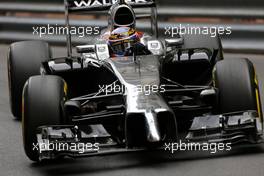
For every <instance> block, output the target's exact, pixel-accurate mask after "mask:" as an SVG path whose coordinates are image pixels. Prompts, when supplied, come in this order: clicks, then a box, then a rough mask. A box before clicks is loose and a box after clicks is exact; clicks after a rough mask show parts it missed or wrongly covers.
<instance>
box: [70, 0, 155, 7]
mask: <svg viewBox="0 0 264 176" xmlns="http://www.w3.org/2000/svg"><path fill="white" fill-rule="evenodd" d="M118 1H119V0H81V1H73V3H74V5H75V6H76V7H97V6H110V5H112V4H115V3H117V2H118ZM125 2H126V3H128V4H141V3H143V4H144V3H148V2H152V0H125Z"/></svg>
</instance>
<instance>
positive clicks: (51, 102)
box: [22, 76, 67, 161]
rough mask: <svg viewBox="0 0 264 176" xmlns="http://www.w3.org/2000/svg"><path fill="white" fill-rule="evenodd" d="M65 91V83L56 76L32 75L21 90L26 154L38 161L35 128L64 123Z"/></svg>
mask: <svg viewBox="0 0 264 176" xmlns="http://www.w3.org/2000/svg"><path fill="white" fill-rule="evenodd" d="M66 91H67V87H66V83H65V82H64V81H63V80H62V79H61V78H60V77H58V76H33V77H30V78H29V80H28V81H27V82H26V84H25V87H24V90H23V101H22V102H23V113H22V116H23V118H22V125H23V127H22V133H23V142H24V149H25V153H26V155H27V156H28V157H29V158H30V159H31V160H33V161H38V151H37V150H33V144H36V143H37V138H36V129H37V127H39V126H43V125H59V124H64V122H65V121H64V116H63V111H62V104H63V102H64V101H65V95H66V93H67V92H66Z"/></svg>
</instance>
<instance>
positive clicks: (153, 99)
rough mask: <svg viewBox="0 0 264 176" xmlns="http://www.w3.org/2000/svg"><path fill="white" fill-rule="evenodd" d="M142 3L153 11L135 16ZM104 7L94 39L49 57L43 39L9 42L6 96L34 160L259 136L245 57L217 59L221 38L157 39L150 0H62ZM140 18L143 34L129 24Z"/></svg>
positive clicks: (75, 6) (79, 6)
mask: <svg viewBox="0 0 264 176" xmlns="http://www.w3.org/2000/svg"><path fill="white" fill-rule="evenodd" d="M136 8H149V9H151V14H140V15H138V14H136V13H135V11H134V9H136ZM107 10H108V11H109V26H107V27H108V28H107V29H106V30H104V31H102V35H101V37H96V38H95V39H94V40H91V41H87V44H86V45H80V46H76V51H77V53H78V54H76V56H74V55H73V54H72V53H73V52H72V43H71V35H70V34H68V35H67V49H68V55H67V56H65V57H61V58H52V54H51V50H50V48H49V45H48V44H47V43H45V42H43V41H23V42H17V43H13V44H12V45H11V47H10V51H9V58H8V73H9V74H8V75H9V90H10V102H11V103H10V104H11V111H12V113H13V115H14V116H15V117H16V118H18V119H21V118H22V124H23V142H24V149H25V153H26V155H27V156H28V157H29V158H30V159H31V160H33V161H39V160H43V159H54V158H57V157H60V156H70V157H81V156H91V155H102V154H111V153H118V152H129V151H138V150H148V149H151V150H152V149H162V148H163V146H164V144H165V143H167V142H177V141H179V140H182V141H187V142H208V143H212V142H217V143H219V142H223V143H231V144H240V143H244V142H248V143H259V142H261V141H262V129H263V128H262V127H263V125H262V122H263V117H262V110H261V102H260V95H259V87H258V81H257V76H256V73H255V70H254V67H253V64H252V63H251V62H250V61H249V60H248V59H232V58H226V59H224V58H223V53H222V46H221V41H220V39H219V37H215V38H213V37H211V36H209V35H203V34H200V35H198V34H196V35H194V34H185V35H178V36H177V37H173V38H165V39H164V38H162V37H160V38H159V37H158V25H157V9H156V4H155V2H154V1H152V0H140V1H129V3H128V2H124V1H123V0H120V1H118V2H116V3H114V2H110V1H94V2H93V1H88V2H87V1H77V0H65V11H66V13H65V14H66V27H69V26H70V25H69V13H74V12H87V11H107ZM142 18H146V19H147V18H148V19H150V21H151V33H150V34H147V33H143V32H140V31H137V29H136V19H142Z"/></svg>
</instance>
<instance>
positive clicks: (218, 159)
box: [0, 45, 264, 176]
mask: <svg viewBox="0 0 264 176" xmlns="http://www.w3.org/2000/svg"><path fill="white" fill-rule="evenodd" d="M7 51H8V46H7V45H0V176H38V175H42V176H52V175H103V176H106V175H107V176H111V175H113V176H134V175H135V176H141V175H151V176H155V175H159V176H160V175H163V176H167V175H168V176H170V175H171V176H263V175H264V145H257V146H243V147H237V148H233V149H232V151H231V152H221V153H217V154H210V153H209V152H197V151H196V152H194V151H193V152H191V151H186V152H177V153H174V154H173V155H170V154H168V153H162V152H146V153H130V154H118V155H110V156H100V157H90V158H82V159H70V158H69V159H64V160H61V161H51V162H44V163H41V164H36V163H32V162H31V161H30V160H28V158H27V157H26V156H25V154H24V151H23V147H22V136H21V122H19V121H16V120H14V118H13V117H12V115H11V113H10V109H9V100H8V83H7V67H6V65H7V64H6V55H7ZM53 51H54V53H55V54H54V55H55V56H64V54H65V53H66V52H65V49H64V48H53ZM225 57H226V59H228V58H230V57H235V58H237V57H241V55H239V54H226V55H225ZM243 57H248V58H251V60H252V61H253V63H254V65H255V66H256V69H257V74H258V76H259V81H260V86H261V92H262V94H261V95H262V96H261V98H262V102H264V97H263V96H264V92H263V90H264V89H263V88H264V87H263V86H264V69H263V68H264V55H243Z"/></svg>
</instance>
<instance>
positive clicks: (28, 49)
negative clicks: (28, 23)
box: [7, 41, 51, 119]
mask: <svg viewBox="0 0 264 176" xmlns="http://www.w3.org/2000/svg"><path fill="white" fill-rule="evenodd" d="M50 58H51V50H50V47H49V45H48V43H46V42H43V41H23V42H16V43H13V44H11V46H10V48H9V54H8V61H7V63H8V82H9V95H10V107H11V112H12V114H13V116H14V117H16V118H17V119H21V117H22V115H21V101H22V90H23V87H24V84H25V82H26V81H27V79H28V78H29V77H30V76H34V75H39V74H40V66H41V63H42V62H44V61H47V60H49V59H50Z"/></svg>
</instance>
